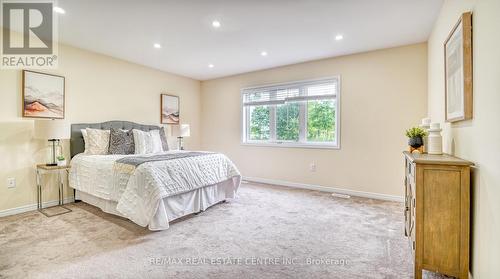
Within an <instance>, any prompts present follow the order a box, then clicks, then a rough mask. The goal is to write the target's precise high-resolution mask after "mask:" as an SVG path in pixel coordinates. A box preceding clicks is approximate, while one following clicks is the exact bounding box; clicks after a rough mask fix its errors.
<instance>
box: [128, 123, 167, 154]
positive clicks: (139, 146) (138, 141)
mask: <svg viewBox="0 0 500 279" xmlns="http://www.w3.org/2000/svg"><path fill="white" fill-rule="evenodd" d="M132 133H133V134H134V145H135V154H151V153H160V152H163V148H162V144H161V138H160V130H151V131H149V132H144V131H141V130H136V129H134V130H132Z"/></svg>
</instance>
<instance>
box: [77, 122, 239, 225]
mask: <svg viewBox="0 0 500 279" xmlns="http://www.w3.org/2000/svg"><path fill="white" fill-rule="evenodd" d="M86 128H93V129H103V130H107V129H110V128H115V129H123V130H130V129H137V130H142V131H150V130H157V129H160V127H158V126H153V125H141V124H137V123H133V122H128V121H109V122H104V123H94V124H72V125H71V139H70V152H71V158H72V159H71V171H70V175H69V186H70V187H71V188H73V189H74V191H75V200H80V201H83V202H86V203H88V204H91V205H93V206H96V207H98V208H100V209H101V210H102V211H104V212H106V213H110V214H114V215H118V216H121V217H124V218H128V219H130V220H131V221H133V222H134V223H136V224H138V225H139V226H142V227H148V228H149V229H150V230H165V229H168V227H169V222H171V221H172V220H175V219H177V218H180V217H183V216H186V215H189V214H193V213H198V212H201V211H204V210H206V209H207V208H209V207H210V206H212V205H215V204H217V203H220V202H223V201H226V200H228V199H233V198H235V195H236V192H237V191H238V187H239V185H240V182H241V175H240V173H239V171H238V169H237V168H236V166H234V164H233V163H232V162H231V161H230V160H229V159H228V158H227V157H226V156H225V155H223V154H220V153H212V152H202V151H196V152H195V151H167V152H163V153H161V154H148V155H86V154H84V150H85V143H84V140H83V136H82V132H81V130H82V129H86Z"/></svg>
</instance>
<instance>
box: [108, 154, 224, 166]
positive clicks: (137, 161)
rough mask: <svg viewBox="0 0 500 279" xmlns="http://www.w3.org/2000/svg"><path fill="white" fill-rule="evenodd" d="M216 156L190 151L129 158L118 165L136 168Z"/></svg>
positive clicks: (121, 160)
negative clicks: (184, 159) (204, 156)
mask: <svg viewBox="0 0 500 279" xmlns="http://www.w3.org/2000/svg"><path fill="white" fill-rule="evenodd" d="M211 154H215V153H213V152H200V151H189V152H179V153H163V154H155V155H149V156H144V155H140V156H127V157H124V158H121V159H119V160H117V161H116V162H117V163H121V164H126V165H131V166H134V167H138V166H140V165H142V164H144V163H148V162H156V161H168V160H175V159H182V158H187V157H197V156H203V155H211Z"/></svg>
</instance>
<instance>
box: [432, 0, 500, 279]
mask: <svg viewBox="0 0 500 279" xmlns="http://www.w3.org/2000/svg"><path fill="white" fill-rule="evenodd" d="M466 11H472V12H473V20H472V21H473V72H474V73H473V83H474V85H473V92H474V93H473V94H474V97H473V98H474V118H473V119H472V120H470V121H462V122H457V123H454V124H449V123H446V124H445V123H444V115H445V110H444V106H445V104H444V100H445V89H444V84H445V81H444V50H443V43H444V41H445V40H446V37H447V36H448V34H449V32H450V31H451V29H452V28H453V26H454V24H455V23H456V22H457V21H458V19H459V17H460V15H461V14H462V13H463V12H466ZM499 30H500V1H498V0H474V1H473V0H446V1H445V2H444V4H443V7H442V10H441V12H440V15H439V17H438V19H437V21H436V24H435V26H434V29H433V32H432V34H431V37H430V38H429V42H428V52H429V57H428V59H429V62H428V64H429V70H428V75H429V77H428V80H429V90H428V94H429V96H428V99H429V104H428V107H429V115H430V117H431V118H432V120H433V121H436V122H441V123H442V125H443V126H444V131H443V135H444V149H445V151H446V152H448V153H454V154H455V155H457V156H459V157H462V158H464V159H467V160H470V161H473V162H474V163H475V164H476V169H475V170H474V174H473V184H472V242H471V244H472V247H471V248H472V266H471V270H472V274H473V277H474V279H478V278H498V277H499V276H500V275H499V274H500V264H499V263H500V239H499V236H500V126H499V124H498V122H499V120H500V110H499V109H498V106H499V105H500V33H499V32H500V31H499Z"/></svg>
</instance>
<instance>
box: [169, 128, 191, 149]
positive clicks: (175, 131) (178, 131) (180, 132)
mask: <svg viewBox="0 0 500 279" xmlns="http://www.w3.org/2000/svg"><path fill="white" fill-rule="evenodd" d="M190 134H191V131H190V129H189V124H180V125H176V126H173V127H172V136H174V137H177V139H179V150H184V146H183V145H182V139H183V138H185V137H189V136H190Z"/></svg>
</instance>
